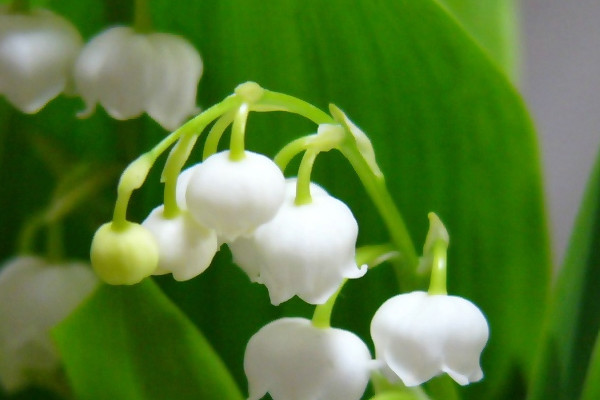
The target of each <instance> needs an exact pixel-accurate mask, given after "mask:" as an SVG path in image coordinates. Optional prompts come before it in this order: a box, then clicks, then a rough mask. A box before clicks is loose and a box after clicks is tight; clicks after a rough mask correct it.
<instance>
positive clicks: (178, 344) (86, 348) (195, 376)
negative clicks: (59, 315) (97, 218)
mask: <svg viewBox="0 0 600 400" xmlns="http://www.w3.org/2000/svg"><path fill="white" fill-rule="evenodd" d="M53 336H54V339H55V340H56V342H57V344H58V348H59V349H60V352H61V354H62V356H63V359H64V361H65V365H66V372H67V375H68V376H69V378H70V381H71V382H72V383H73V390H74V394H75V396H76V398H77V399H81V400H86V399H89V400H100V399H107V400H109V399H110V400H119V399H122V400H135V399H140V400H147V399H164V400H172V399H199V398H200V399H218V398H221V399H232V400H235V399H240V400H241V399H242V398H243V397H242V396H241V394H240V393H239V391H238V389H237V386H236V384H235V382H234V381H233V380H232V378H231V376H230V375H229V374H228V372H227V369H226V368H225V366H224V365H223V364H222V362H221V360H220V359H219V357H218V356H217V355H216V354H215V353H214V350H213V349H212V348H211V346H210V344H209V343H208V342H207V341H206V339H204V337H202V335H200V333H199V332H198V331H197V330H196V328H195V327H194V326H193V325H192V324H191V323H190V322H189V321H188V320H187V319H186V318H185V317H184V316H183V315H182V314H181V312H180V311H179V310H178V309H177V307H175V306H174V305H173V304H172V303H171V302H170V301H169V299H167V298H166V297H165V296H164V295H163V294H162V293H161V292H160V290H159V289H158V288H157V287H156V286H155V285H154V284H153V283H152V281H151V280H146V281H144V282H143V283H141V284H138V285H136V286H133V287H114V286H101V287H100V288H99V289H98V291H97V292H96V293H95V294H94V295H93V297H92V298H91V299H90V300H89V301H87V302H86V303H85V304H84V305H83V306H82V307H81V308H79V309H78V310H77V311H76V312H75V313H74V314H73V315H71V316H70V317H69V318H67V319H66V320H65V321H64V322H62V323H61V324H60V325H59V326H58V327H57V328H55V329H54V331H53Z"/></svg>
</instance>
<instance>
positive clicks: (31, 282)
mask: <svg viewBox="0 0 600 400" xmlns="http://www.w3.org/2000/svg"><path fill="white" fill-rule="evenodd" d="M97 283H98V280H97V279H96V276H95V275H94V273H93V272H92V270H91V268H89V267H88V266H86V265H84V264H79V263H71V264H66V265H52V264H48V263H47V262H46V261H45V260H43V259H41V258H37V257H17V258H14V259H12V260H10V261H8V262H7V263H6V264H5V265H4V267H3V268H2V270H0V354H1V356H0V383H1V384H2V386H3V387H4V388H5V390H6V391H8V392H14V391H17V390H19V389H21V388H23V387H25V386H27V385H28V384H30V383H33V382H35V383H43V382H44V381H45V380H47V379H51V378H52V376H53V375H55V374H56V373H57V372H58V371H59V367H60V357H59V354H58V352H57V350H56V349H55V347H54V345H53V342H52V340H51V338H50V332H49V331H50V328H52V327H53V326H55V325H56V324H58V323H59V322H60V321H62V320H63V319H64V318H66V317H67V316H68V315H69V314H70V313H71V312H72V311H73V310H74V309H75V308H76V307H77V306H78V305H79V304H80V303H81V302H82V301H83V300H84V298H85V297H87V296H88V295H89V294H90V293H91V292H92V290H93V289H94V288H95V287H96V285H97Z"/></svg>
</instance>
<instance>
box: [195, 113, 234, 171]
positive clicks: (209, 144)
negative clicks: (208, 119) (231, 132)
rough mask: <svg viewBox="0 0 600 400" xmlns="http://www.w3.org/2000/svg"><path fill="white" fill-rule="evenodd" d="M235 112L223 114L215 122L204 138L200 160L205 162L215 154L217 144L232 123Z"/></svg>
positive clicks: (217, 147)
mask: <svg viewBox="0 0 600 400" xmlns="http://www.w3.org/2000/svg"><path fill="white" fill-rule="evenodd" d="M235 114H236V113H235V111H231V112H228V113H227V114H224V115H223V116H222V117H221V118H219V119H218V120H217V122H215V124H214V125H213V126H212V128H211V129H210V131H209V132H208V136H206V142H205V143H204V151H203V152H202V160H206V159H207V158H208V157H210V156H212V155H213V154H215V153H216V152H217V151H218V149H219V142H220V141H221V137H222V136H223V133H224V132H225V129H227V127H228V126H229V124H231V123H232V122H233V119H234V117H235Z"/></svg>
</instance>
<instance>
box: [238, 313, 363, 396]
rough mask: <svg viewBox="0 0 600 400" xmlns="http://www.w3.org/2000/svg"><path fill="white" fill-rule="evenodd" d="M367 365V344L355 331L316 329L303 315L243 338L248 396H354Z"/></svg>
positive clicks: (272, 323) (357, 391)
mask: <svg viewBox="0 0 600 400" xmlns="http://www.w3.org/2000/svg"><path fill="white" fill-rule="evenodd" d="M371 363H372V360H371V355H370V353H369V350H368V348H367V346H366V345H365V344H364V342H363V341H362V340H361V339H360V338H359V337H358V336H356V335H355V334H353V333H351V332H348V331H345V330H342V329H336V328H317V327H315V326H313V325H312V324H311V322H310V321H309V320H306V319H304V318H282V319H279V320H276V321H273V322H271V323H269V324H267V325H265V326H264V327H263V328H261V329H260V330H259V331H258V332H257V333H256V334H254V336H252V338H250V341H249V342H248V346H247V347H246V354H245V356H244V371H245V372H246V376H247V378H248V386H249V390H248V391H249V397H248V400H258V399H260V398H262V397H263V396H264V395H265V394H266V393H267V392H268V393H269V394H270V395H271V397H272V398H273V400H325V399H327V400H358V399H360V398H361V396H362V394H363V392H364V391H365V388H366V387H367V383H368V382H369V374H370V368H371V366H372V365H371Z"/></svg>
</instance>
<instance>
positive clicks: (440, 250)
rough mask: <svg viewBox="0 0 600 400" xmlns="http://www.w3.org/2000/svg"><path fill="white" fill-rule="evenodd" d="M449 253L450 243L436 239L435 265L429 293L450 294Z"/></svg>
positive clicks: (434, 248)
mask: <svg viewBox="0 0 600 400" xmlns="http://www.w3.org/2000/svg"><path fill="white" fill-rule="evenodd" d="M447 253H448V243H447V242H445V241H443V240H436V241H435V243H434V244H433V265H432V267H431V281H430V283H429V290H428V293H429V294H431V295H434V294H448V292H447V291H446V258H447Z"/></svg>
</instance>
